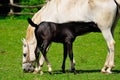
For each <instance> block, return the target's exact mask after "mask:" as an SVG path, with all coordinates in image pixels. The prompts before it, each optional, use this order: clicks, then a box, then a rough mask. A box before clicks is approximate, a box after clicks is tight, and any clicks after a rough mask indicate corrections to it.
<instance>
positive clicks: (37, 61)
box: [34, 46, 42, 73]
mask: <svg viewBox="0 0 120 80" xmlns="http://www.w3.org/2000/svg"><path fill="white" fill-rule="evenodd" d="M39 54H40V51H39V48H38V46H37V47H36V49H35V57H36V63H37V66H36V68H35V71H34V73H38V72H39V71H41V66H39ZM41 73H42V71H41Z"/></svg>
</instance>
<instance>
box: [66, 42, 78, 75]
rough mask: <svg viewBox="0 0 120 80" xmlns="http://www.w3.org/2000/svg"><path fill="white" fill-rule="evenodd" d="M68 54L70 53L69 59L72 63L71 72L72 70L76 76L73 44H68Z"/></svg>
mask: <svg viewBox="0 0 120 80" xmlns="http://www.w3.org/2000/svg"><path fill="white" fill-rule="evenodd" d="M67 52H68V53H69V58H70V62H71V70H72V72H74V74H76V70H75V65H74V62H73V50H72V42H71V43H68V44H67Z"/></svg>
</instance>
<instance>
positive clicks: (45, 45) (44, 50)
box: [41, 41, 52, 73]
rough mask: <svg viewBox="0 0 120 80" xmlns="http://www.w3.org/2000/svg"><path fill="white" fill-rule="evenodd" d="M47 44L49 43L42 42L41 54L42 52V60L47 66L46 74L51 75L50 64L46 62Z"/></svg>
mask: <svg viewBox="0 0 120 80" xmlns="http://www.w3.org/2000/svg"><path fill="white" fill-rule="evenodd" d="M49 44H50V42H49V41H44V42H43V46H42V50H41V52H42V55H43V56H44V59H45V61H46V63H47V65H48V72H49V73H51V72H52V68H51V64H50V62H49V61H48V58H47V55H46V53H47V48H48V46H49Z"/></svg>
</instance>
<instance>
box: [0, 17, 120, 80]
mask: <svg viewBox="0 0 120 80" xmlns="http://www.w3.org/2000/svg"><path fill="white" fill-rule="evenodd" d="M27 25H28V23H27V21H26V20H25V19H1V20H0V80H119V78H120V52H119V51H120V22H119V23H118V25H117V27H116V29H115V41H116V45H115V64H116V66H115V68H114V69H113V72H114V73H113V74H109V75H108V74H102V73H100V69H101V68H102V67H103V64H104V62H105V59H106V55H107V46H106V43H105V41H104V38H103V36H102V34H101V33H90V34H87V35H84V36H80V37H77V39H76V40H75V42H74V58H75V60H76V66H75V67H76V70H77V71H78V74H77V75H74V74H73V73H70V72H67V73H65V74H63V73H61V72H60V70H61V64H62V54H63V53H62V52H63V50H62V49H63V48H62V47H63V46H62V44H56V43H53V44H52V46H51V48H50V50H49V52H48V58H49V60H50V62H51V64H52V69H53V74H52V75H50V74H49V73H48V72H47V66H46V64H44V67H43V71H44V75H42V76H41V75H40V74H32V73H23V71H22V42H21V39H22V38H23V37H25V35H26V29H27ZM69 67H70V63H69V58H67V61H66V70H68V69H69Z"/></svg>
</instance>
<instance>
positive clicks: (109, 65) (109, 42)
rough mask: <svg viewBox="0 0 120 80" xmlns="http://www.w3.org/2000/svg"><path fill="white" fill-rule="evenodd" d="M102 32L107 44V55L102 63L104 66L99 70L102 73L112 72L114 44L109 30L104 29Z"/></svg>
mask: <svg viewBox="0 0 120 80" xmlns="http://www.w3.org/2000/svg"><path fill="white" fill-rule="evenodd" d="M102 33H103V36H104V38H105V40H106V42H107V45H108V55H107V58H106V62H105V64H104V67H103V68H102V70H101V72H103V73H112V72H111V69H112V67H114V66H115V65H114V44H115V41H114V39H113V36H112V34H111V32H110V30H105V31H102Z"/></svg>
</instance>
